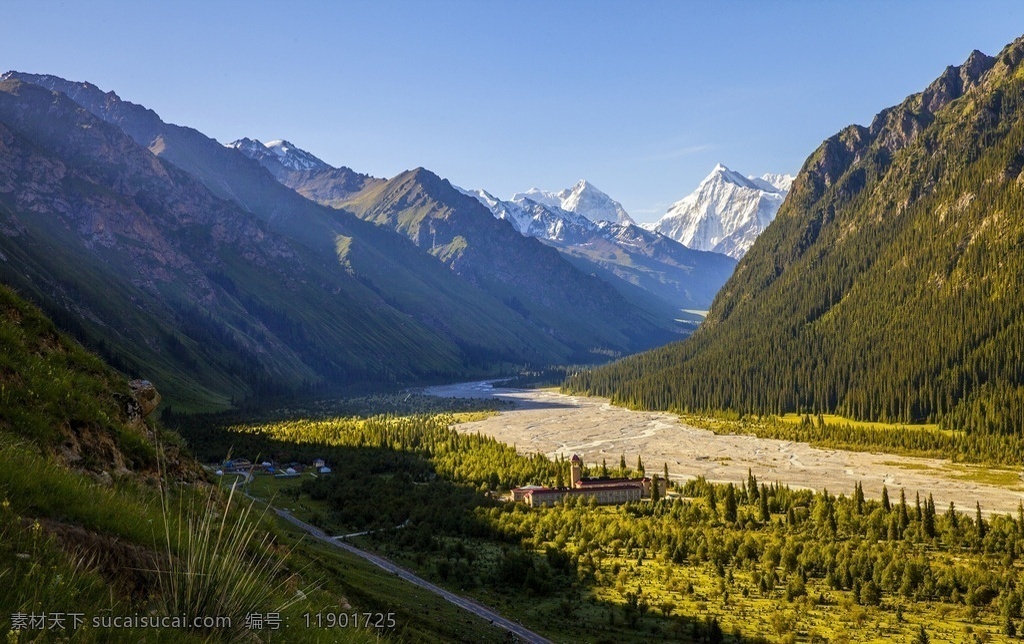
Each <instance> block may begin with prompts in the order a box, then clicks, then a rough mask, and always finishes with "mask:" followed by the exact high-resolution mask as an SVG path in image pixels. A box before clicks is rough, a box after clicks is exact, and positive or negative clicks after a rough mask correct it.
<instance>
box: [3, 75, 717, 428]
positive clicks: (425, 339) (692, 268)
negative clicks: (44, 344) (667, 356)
mask: <svg viewBox="0 0 1024 644" xmlns="http://www.w3.org/2000/svg"><path fill="white" fill-rule="evenodd" d="M0 127H2V128H3V133H4V136H5V138H4V147H3V148H2V150H0V153H2V154H0V157H2V163H0V170H2V171H3V175H2V176H3V183H2V184H0V188H2V189H0V226H2V227H3V231H4V235H3V236H2V237H0V252H2V253H3V257H4V261H3V262H0V276H2V277H3V279H4V281H5V282H7V283H8V284H11V285H13V286H15V287H17V288H18V289H20V290H21V291H22V292H24V293H26V294H28V295H30V296H31V297H32V298H33V299H35V300H36V301H37V302H39V303H40V304H41V305H42V306H43V307H44V309H45V310H46V311H47V312H48V313H49V314H50V315H51V316H53V317H54V318H55V319H56V320H57V321H58V323H60V324H62V325H64V326H65V328H67V329H69V330H71V331H73V332H74V333H75V335H76V336H77V337H79V338H80V339H82V340H83V341H85V342H86V343H87V344H88V345H89V346H92V347H94V348H96V349H97V350H98V351H100V352H101V353H102V354H103V355H104V356H106V357H107V358H108V359H109V360H111V361H112V362H113V363H114V364H115V365H118V366H120V367H121V368H122V369H124V370H126V371H129V372H133V373H146V374H147V375H148V376H150V377H151V378H153V379H154V380H156V381H159V382H160V383H161V385H162V389H163V391H164V392H165V394H166V396H167V398H168V400H169V402H170V403H171V404H172V406H175V407H177V408H180V409H215V408H224V407H229V406H232V405H235V404H238V403H240V402H242V401H244V400H247V399H253V398H255V397H257V396H267V395H272V396H273V395H293V394H296V393H299V392H313V391H328V390H331V389H332V388H337V387H346V386H351V385H354V384H356V383H360V386H365V385H371V386H373V384H374V383H376V384H377V386H393V385H395V384H399V383H413V382H422V381H429V380H430V379H445V378H448V379H451V378H459V377H465V376H468V375H473V374H481V375H482V374H486V373H494V372H496V371H500V370H501V369H504V368H510V367H512V366H514V365H536V366H543V365H547V364H565V363H588V362H594V361H601V360H607V359H608V358H609V357H616V356H621V355H625V354H629V353H633V352H636V351H639V350H643V349H647V348H651V347H654V346H658V345H660V344H664V343H665V342H668V341H671V340H673V339H678V338H679V337H682V336H683V335H685V334H687V333H689V332H690V331H692V329H693V328H694V327H695V325H696V323H697V318H695V317H694V316H692V315H690V314H686V313H684V312H682V309H704V308H707V307H708V306H709V305H710V302H711V300H712V298H713V297H714V294H715V293H716V292H717V290H718V288H719V287H720V286H721V284H723V283H724V282H725V280H726V279H727V278H728V276H729V274H731V272H732V268H733V262H732V260H730V259H729V258H726V257H724V256H721V255H717V254H713V253H702V252H699V251H691V250H689V249H686V248H684V247H682V246H680V245H678V244H676V243H675V242H672V241H671V240H668V239H667V238H664V237H661V236H660V235H655V234H653V233H650V232H648V231H644V230H642V229H640V228H638V227H636V226H634V225H633V224H631V223H629V221H627V220H628V215H625V217H624V218H623V221H624V222H625V223H621V224H620V223H615V224H611V223H609V222H599V223H594V222H592V221H591V220H589V219H588V220H586V221H587V222H589V223H587V224H585V225H583V226H581V227H580V228H579V230H578V234H579V237H578V238H575V239H574V242H575V243H567V242H566V241H565V240H562V241H561V242H560V241H558V240H555V239H546V238H545V239H544V240H543V242H542V240H540V239H537V238H536V236H531V235H524V234H521V232H522V231H520V230H518V229H517V228H515V227H514V226H513V225H512V224H511V223H510V222H508V221H506V220H503V219H500V218H497V217H495V216H494V214H493V212H492V210H491V209H490V208H489V207H487V206H485V205H484V204H482V203H481V202H480V201H479V200H478V199H476V198H474V197H469V196H467V195H466V194H464V193H463V192H462V191H460V190H459V189H457V188H455V187H454V186H452V185H451V184H450V183H449V182H448V181H446V180H444V179H442V178H440V177H438V176H436V175H434V174H433V173H431V172H429V171H428V170H425V169H422V168H420V169H416V170H413V171H409V172H406V173H403V174H400V175H399V176H397V177H394V178H392V179H390V180H383V179H377V178H373V177H369V176H367V175H363V174H360V173H358V172H356V171H354V170H351V169H349V168H344V167H342V168H334V167H331V166H329V165H327V164H326V163H324V162H322V161H320V160H319V159H317V158H316V157H315V156H313V155H312V154H310V153H308V152H305V151H302V150H301V149H299V148H296V147H295V146H292V145H291V144H288V143H287V142H285V141H278V142H274V144H273V145H271V146H264V145H263V144H262V143H259V142H258V141H254V140H250V139H243V140H241V141H238V142H235V143H234V144H232V145H230V146H224V145H221V144H219V143H218V142H216V141H214V140H213V139H210V138H208V137H206V136H204V135H203V134H201V133H200V132H197V131H196V130H193V129H189V128H185V127H180V126H176V125H171V124H167V123H164V122H163V121H162V120H160V118H159V117H158V116H157V115H156V114H155V113H154V112H152V111H151V110H148V109H146V108H144V107H142V106H139V105H135V104H133V103H130V102H127V101H123V100H121V99H120V98H119V97H118V96H117V95H116V94H114V93H112V92H107V93H104V92H103V91H101V90H99V89H98V88H96V87H95V86H93V85H90V84H88V83H77V82H71V81H66V80H63V79H60V78H57V77H54V76H43V75H32V74H21V73H16V72H11V73H8V74H6V75H5V76H4V77H3V81H2V82H0ZM73 133H74V134H73ZM595 194H596V193H595ZM592 196H593V195H591V194H590V193H589V192H587V193H586V194H580V195H576V203H577V206H578V207H580V208H587V207H591V208H592V207H593V204H590V202H588V199H590V198H591V197H592ZM597 196H599V197H600V196H603V195H597ZM604 198H605V199H607V197H606V196H605V197H604ZM588 204H590V205H588ZM606 205H607V204H606ZM561 212H562V213H567V212H568V211H561ZM623 215H624V211H623ZM611 216H614V217H616V218H617V219H618V218H619V217H618V216H617V214H616V213H615V212H614V210H613V211H612V215H611ZM580 223H582V222H580ZM547 242H550V243H547ZM584 249H586V250H584Z"/></svg>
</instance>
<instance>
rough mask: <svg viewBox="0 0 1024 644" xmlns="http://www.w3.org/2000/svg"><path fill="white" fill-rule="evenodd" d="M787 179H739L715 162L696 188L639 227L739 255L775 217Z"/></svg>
mask: <svg viewBox="0 0 1024 644" xmlns="http://www.w3.org/2000/svg"><path fill="white" fill-rule="evenodd" d="M792 183H793V176H792V175H789V174H765V175H762V176H761V177H752V176H751V177H745V176H743V175H742V174H740V173H738V172H735V171H733V170H730V169H729V168H727V167H725V166H724V165H722V164H718V165H716V166H715V168H714V170H712V171H711V174H709V175H708V176H707V177H706V178H705V179H704V180H703V181H701V182H700V185H698V186H697V189H696V190H694V191H693V192H692V193H690V194H689V195H687V196H685V197H683V198H682V199H680V200H679V201H677V202H676V203H674V204H672V206H671V207H670V208H669V209H668V212H667V213H665V215H664V216H663V217H662V218H661V219H660V220H658V221H657V222H655V223H653V224H644V228H647V229H648V230H653V231H657V232H659V233H661V234H663V235H666V236H668V237H671V238H672V239H674V240H676V241H678V242H680V243H682V244H684V245H685V246H687V247H689V248H695V249H700V250H710V251H714V252H716V253H724V254H726V255H729V256H730V257H734V258H736V259H739V258H741V257H743V255H744V254H745V253H746V252H747V250H748V249H749V248H750V246H751V245H752V244H753V243H754V240H755V239H757V236H758V235H760V234H761V232H762V231H764V229H765V228H766V227H767V226H768V224H770V223H771V222H772V220H773V219H775V214H776V213H777V212H778V211H779V207H780V206H781V205H782V202H783V201H784V200H785V198H786V194H787V193H788V192H789V188H790V185H792Z"/></svg>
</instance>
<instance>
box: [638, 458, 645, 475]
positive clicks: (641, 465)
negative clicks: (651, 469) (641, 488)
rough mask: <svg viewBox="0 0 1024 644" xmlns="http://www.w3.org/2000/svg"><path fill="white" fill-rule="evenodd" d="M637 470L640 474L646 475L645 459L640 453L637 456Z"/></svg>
mask: <svg viewBox="0 0 1024 644" xmlns="http://www.w3.org/2000/svg"><path fill="white" fill-rule="evenodd" d="M636 471H637V472H639V473H640V476H643V475H644V461H643V459H642V458H640V455H639V454H637V456H636Z"/></svg>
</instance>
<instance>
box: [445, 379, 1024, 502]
mask: <svg viewBox="0 0 1024 644" xmlns="http://www.w3.org/2000/svg"><path fill="white" fill-rule="evenodd" d="M425 393H427V394H430V395H434V396H441V397H458V398H492V397H493V398H501V399H504V400H509V401H512V402H514V403H515V407H514V408H511V409H507V410H505V411H502V412H500V413H498V414H496V415H494V416H491V417H489V418H487V419H485V420H481V421H476V422H471V423H464V424H461V425H458V426H457V427H456V428H457V429H458V431H461V432H480V433H482V434H485V435H488V436H493V437H494V438H496V439H498V440H500V441H502V442H504V443H508V444H514V445H515V446H516V448H517V449H518V451H519V452H520V453H522V454H531V453H537V452H540V453H542V454H546V455H547V456H550V457H554V456H557V455H564V456H566V457H567V458H568V457H569V456H571V455H572V454H579V455H580V456H581V457H582V458H583V460H584V462H586V463H587V464H588V465H600V464H601V461H602V459H604V460H606V461H607V463H608V465H609V467H614V466H616V465H618V463H619V458H620V457H621V456H622V455H623V454H624V455H625V457H626V462H627V463H628V464H629V465H630V466H635V465H636V462H637V456H638V455H639V456H641V457H642V458H643V463H644V466H645V468H646V470H647V471H648V472H650V473H655V472H657V473H661V472H662V471H663V468H664V465H665V464H666V463H667V464H668V470H669V476H670V477H671V478H672V480H674V481H678V480H686V479H690V478H695V477H697V476H704V477H706V478H707V479H708V480H710V481H716V482H723V483H725V482H730V481H731V482H733V483H740V482H742V481H746V478H747V470H748V469H749V470H750V471H752V472H753V473H754V476H756V477H757V479H758V481H760V482H762V483H767V482H772V481H776V482H779V483H783V484H787V485H789V486H790V487H794V488H809V489H813V490H819V491H820V490H823V489H827V490H828V491H829V492H830V493H832V494H839V493H843V494H846V495H850V494H851V493H852V491H853V487H854V484H855V483H856V482H857V481H860V482H861V484H862V485H863V486H864V494H865V495H866V496H868V497H873V498H880V497H881V495H882V486H883V485H884V486H886V487H887V488H888V492H889V498H890V499H891V500H892V502H893V503H896V502H898V500H899V494H900V490H901V489H903V490H905V491H906V495H907V502H908V503H910V504H913V503H914V495H915V493H917V492H920V494H921V498H922V499H925V498H927V496H928V494H929V493H930V494H932V495H933V497H934V499H935V505H936V508H937V509H938V510H939V511H940V512H941V511H943V510H944V508H947V507H948V506H949V503H950V502H951V501H952V502H953V503H955V504H956V507H957V509H958V510H961V511H965V512H972V511H973V510H974V508H975V503H980V504H981V508H982V512H984V513H986V514H992V513H1016V511H1017V506H1018V504H1019V503H1020V502H1021V501H1022V500H1024V480H1022V479H1021V475H1020V471H1019V470H1010V469H995V468H986V467H983V466H974V465H964V464H960V463H952V462H950V461H948V460H942V459H931V458H915V457H909V456H897V455H892V454H881V453H873V452H850V451H844V450H834V449H821V448H817V447H812V446H810V445H808V444H807V443H797V442H793V441H785V440H775V439H770V438H757V437H755V436H742V435H716V434H714V433H713V432H710V431H708V430H705V429H699V428H697V427H692V426H690V425H687V424H685V423H683V422H681V421H680V419H679V418H678V417H677V416H675V415H673V414H669V413H664V412H647V411H632V410H629V409H624V408H622V407H616V406H614V405H612V404H611V403H609V401H608V400H607V399H605V398H591V397H585V396H567V395H564V394H561V393H558V392H556V391H553V390H550V389H503V388H500V387H495V386H492V384H491V383H490V382H469V383H460V384H455V385H445V386H439V387H430V388H428V389H427V390H426V391H425Z"/></svg>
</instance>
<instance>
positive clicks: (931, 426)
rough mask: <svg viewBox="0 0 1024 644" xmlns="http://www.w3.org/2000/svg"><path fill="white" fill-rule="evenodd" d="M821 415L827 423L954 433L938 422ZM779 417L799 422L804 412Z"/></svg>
mask: <svg viewBox="0 0 1024 644" xmlns="http://www.w3.org/2000/svg"><path fill="white" fill-rule="evenodd" d="M821 417H822V418H823V419H824V420H825V424H826V425H849V426H850V427H855V428H860V429H889V430H899V429H917V430H927V431H936V432H942V433H945V434H948V435H952V434H953V432H952V431H950V430H944V429H940V428H939V425H938V423H906V424H904V423H880V422H875V421H867V420H854V419H852V418H846V417H845V416H837V415H835V414H821ZM777 418H778V419H779V420H781V421H782V422H784V423H791V424H799V423H800V422H801V421H802V420H803V418H804V414H795V413H790V414H783V415H782V416H778V417H777ZM816 418H817V416H814V417H813V419H816Z"/></svg>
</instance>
